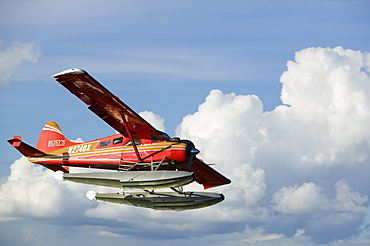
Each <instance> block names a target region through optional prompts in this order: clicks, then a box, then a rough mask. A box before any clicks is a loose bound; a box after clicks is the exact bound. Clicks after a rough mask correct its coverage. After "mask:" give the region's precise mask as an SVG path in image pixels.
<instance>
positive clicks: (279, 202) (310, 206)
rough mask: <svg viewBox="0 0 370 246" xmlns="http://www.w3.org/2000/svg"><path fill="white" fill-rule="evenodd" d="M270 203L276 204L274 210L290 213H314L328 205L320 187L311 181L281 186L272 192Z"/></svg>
mask: <svg viewBox="0 0 370 246" xmlns="http://www.w3.org/2000/svg"><path fill="white" fill-rule="evenodd" d="M272 203H274V204H276V211H278V212H282V213H292V214H305V213H315V212H318V211H320V210H322V209H323V207H326V206H327V205H328V204H327V203H328V201H327V198H326V197H325V196H324V195H323V194H322V189H321V188H320V187H318V186H316V185H315V184H314V183H312V182H310V183H303V185H302V186H300V187H297V186H294V187H283V188H281V189H280V190H279V191H278V192H276V193H275V194H274V196H273V198H272Z"/></svg>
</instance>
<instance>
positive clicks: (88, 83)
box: [8, 68, 231, 210]
mask: <svg viewBox="0 0 370 246" xmlns="http://www.w3.org/2000/svg"><path fill="white" fill-rule="evenodd" d="M52 77H54V78H55V79H56V80H57V82H59V83H60V84H61V85H62V86H64V87H65V88H66V89H67V90H69V91H70V92H71V93H72V94H74V95H75V96H76V97H78V98H79V99H80V100H81V101H82V102H84V103H85V104H87V105H88V109H90V110H91V111H92V112H93V113H95V114H96V115H97V116H98V117H100V118H101V119H102V120H104V121H105V122H106V123H108V125H110V126H111V127H112V128H113V129H115V130H116V131H117V132H118V134H115V135H112V136H109V137H104V138H100V139H96V140H92V141H88V142H83V143H75V142H72V141H69V140H68V139H67V138H66V137H65V136H64V135H63V133H62V131H61V129H60V127H59V126H58V125H57V124H56V123H55V122H53V121H49V122H48V123H46V124H45V126H44V127H43V129H42V131H41V134H40V137H39V140H38V143H37V145H36V147H32V146H31V145H28V144H27V143H25V142H23V141H22V137H21V136H14V137H13V138H12V139H9V140H8V142H9V143H10V144H11V145H12V146H13V147H15V148H16V149H17V150H18V151H19V152H21V153H22V154H23V155H24V156H26V157H27V158H28V160H29V161H30V162H32V163H35V164H40V165H42V166H44V167H46V168H48V169H51V170H52V171H54V172H57V173H59V174H61V176H62V178H63V180H67V181H72V182H77V183H84V184H92V185H99V186H108V187H115V188H121V189H123V192H120V193H105V194H101V193H100V194H99V193H96V192H88V193H87V196H88V197H90V199H95V200H97V201H105V202H113V203H119V204H126V205H132V206H138V207H146V208H151V209H155V210H188V209H196V208H202V207H207V206H210V205H213V204H216V203H219V202H221V201H223V200H224V196H223V194H220V193H213V192H198V191H184V190H183V186H185V185H187V184H190V183H192V182H193V181H195V182H197V183H199V184H201V185H203V187H204V189H208V188H211V187H215V186H220V185H225V184H229V183H231V181H230V180H229V179H228V178H226V177H225V176H223V175H222V174H221V173H219V172H218V171H216V170H215V169H213V168H212V167H210V166H209V165H208V164H206V163H204V162H203V161H202V160H201V159H198V158H197V157H196V155H197V154H198V153H199V150H198V149H196V148H195V146H194V144H193V143H192V142H191V141H190V140H184V139H180V138H177V137H175V138H171V137H170V136H169V135H168V134H166V133H164V132H161V131H158V130H157V129H155V128H154V127H153V126H152V125H151V124H149V123H148V122H147V121H146V120H144V119H143V118H142V117H141V116H140V115H138V114H137V113H136V112H135V111H133V110H132V109H131V108H130V107H128V106H127V105H126V104H125V103H123V102H122V101H121V100H120V99H119V98H118V97H117V96H115V95H113V94H112V93H111V92H110V91H109V90H107V89H106V88H105V87H104V86H103V85H101V84H100V83H99V82H98V81H96V80H95V79H94V78H93V77H92V76H90V75H89V74H88V73H87V72H86V71H84V70H82V69H78V68H72V69H68V70H65V71H63V72H60V73H57V74H55V75H53V76H52ZM69 167H79V168H93V169H107V170H111V171H96V172H86V173H70V172H69ZM162 188H171V189H172V191H170V192H161V191H155V190H157V189H162ZM127 190H140V191H139V192H132V191H127Z"/></svg>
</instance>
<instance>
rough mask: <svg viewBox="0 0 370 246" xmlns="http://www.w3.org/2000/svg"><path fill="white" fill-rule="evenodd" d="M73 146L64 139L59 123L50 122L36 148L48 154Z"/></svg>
mask: <svg viewBox="0 0 370 246" xmlns="http://www.w3.org/2000/svg"><path fill="white" fill-rule="evenodd" d="M73 144H74V143H73V142H71V141H69V140H68V139H66V138H65V137H64V135H63V133H62V130H61V129H60V127H59V126H58V124H57V123H55V122H54V121H49V122H48V123H46V124H45V126H44V127H43V128H42V131H41V133H40V137H39V141H38V142H37V145H36V148H37V149H39V150H41V151H43V152H45V153H47V152H50V151H53V150H57V149H60V148H63V147H66V146H70V145H73Z"/></svg>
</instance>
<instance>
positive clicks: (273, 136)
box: [177, 47, 370, 243]
mask: <svg viewBox="0 0 370 246" xmlns="http://www.w3.org/2000/svg"><path fill="white" fill-rule="evenodd" d="M367 58H368V54H364V53H362V52H360V51H353V50H346V49H343V48H341V47H336V48H333V49H332V48H307V49H304V50H301V51H299V52H297V53H296V54H295V59H294V61H289V62H288V63H287V71H285V72H284V73H283V74H282V76H281V78H280V81H281V83H282V92H281V100H282V102H283V105H280V106H278V107H276V108H275V109H274V110H272V111H270V112H263V110H262V108H263V107H262V106H263V103H262V102H261V100H260V99H259V98H258V97H257V96H254V95H235V94H233V93H232V94H224V93H222V92H221V91H218V90H214V91H211V92H210V94H209V96H208V97H207V98H206V100H205V102H204V103H203V104H202V105H200V106H199V108H198V111H197V112H196V113H194V114H192V115H188V116H186V117H185V118H184V119H183V122H182V124H181V125H179V127H178V129H177V135H179V136H182V137H185V138H189V139H192V140H193V141H194V142H195V144H196V146H197V148H199V149H200V150H201V154H200V155H202V157H203V158H204V159H205V160H206V161H208V162H219V163H220V165H218V166H216V168H218V169H219V170H220V171H222V172H223V173H225V174H226V175H228V176H229V177H230V178H231V179H232V181H233V183H232V184H231V185H229V186H225V187H224V193H225V195H226V197H227V200H226V202H225V203H224V204H223V205H224V207H223V208H226V207H229V208H230V209H231V208H235V207H237V208H241V207H242V208H243V211H241V212H240V214H238V216H240V218H244V219H245V223H246V224H247V225H251V224H258V225H259V226H262V228H264V229H266V233H277V234H284V235H286V236H293V235H295V233H296V232H297V231H298V230H301V231H302V232H303V233H301V234H303V235H305V236H309V237H311V239H312V240H313V241H315V242H319V243H328V242H330V241H332V240H336V239H342V238H346V237H348V236H349V235H352V236H353V235H355V234H356V233H357V229H353V228H359V227H361V224H362V223H366V222H364V216H365V213H366V210H367V207H368V199H367V197H368V196H369V190H368V189H366V188H364V187H369V185H370V183H369V180H368V177H367V175H362V174H361V173H369V171H370V167H369V161H370V160H369V153H370V144H369V139H370V128H369V127H368V122H370V101H369V100H370V99H369V98H370V79H369V73H368V59H367ZM257 174H258V175H257ZM256 176H259V177H260V178H258V179H254V178H253V177H256ZM248 189H252V190H253V191H254V193H253V192H249V190H248ZM235 193H236V194H237V195H235ZM246 194H248V195H246ZM252 194H253V195H252ZM251 196H253V197H254V199H250V198H251ZM230 197H231V199H230ZM238 199H239V200H238ZM246 201H249V202H246ZM247 204H248V206H247ZM234 211H235V210H234ZM236 211H237V212H239V211H238V210H236ZM257 211H259V213H257ZM261 211H264V212H261ZM246 214H254V215H255V216H254V220H253V222H251V221H250V220H249V221H248V220H247V217H246V216H243V215H246ZM334 217H335V218H336V219H335V220H334V219H331V218H334ZM248 219H250V218H248ZM267 224H269V226H266V225H267ZM348 224H350V225H351V226H348ZM314 228H315V229H314ZM320 231H324V232H326V233H319V232H320Z"/></svg>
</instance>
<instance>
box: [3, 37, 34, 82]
mask: <svg viewBox="0 0 370 246" xmlns="http://www.w3.org/2000/svg"><path fill="white" fill-rule="evenodd" d="M0 46H3V44H2V42H0ZM40 55H41V54H40V52H39V51H38V50H37V49H36V48H35V47H34V45H33V44H32V43H20V42H13V43H11V44H10V45H7V46H6V47H4V48H3V49H2V50H1V51H0V75H1V76H0V87H3V86H7V85H9V84H10V81H11V78H12V76H13V74H14V73H15V71H16V70H17V68H18V67H19V66H20V65H21V64H22V63H23V62H24V61H29V62H33V63H36V62H37V61H38V59H39V57H40Z"/></svg>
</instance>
